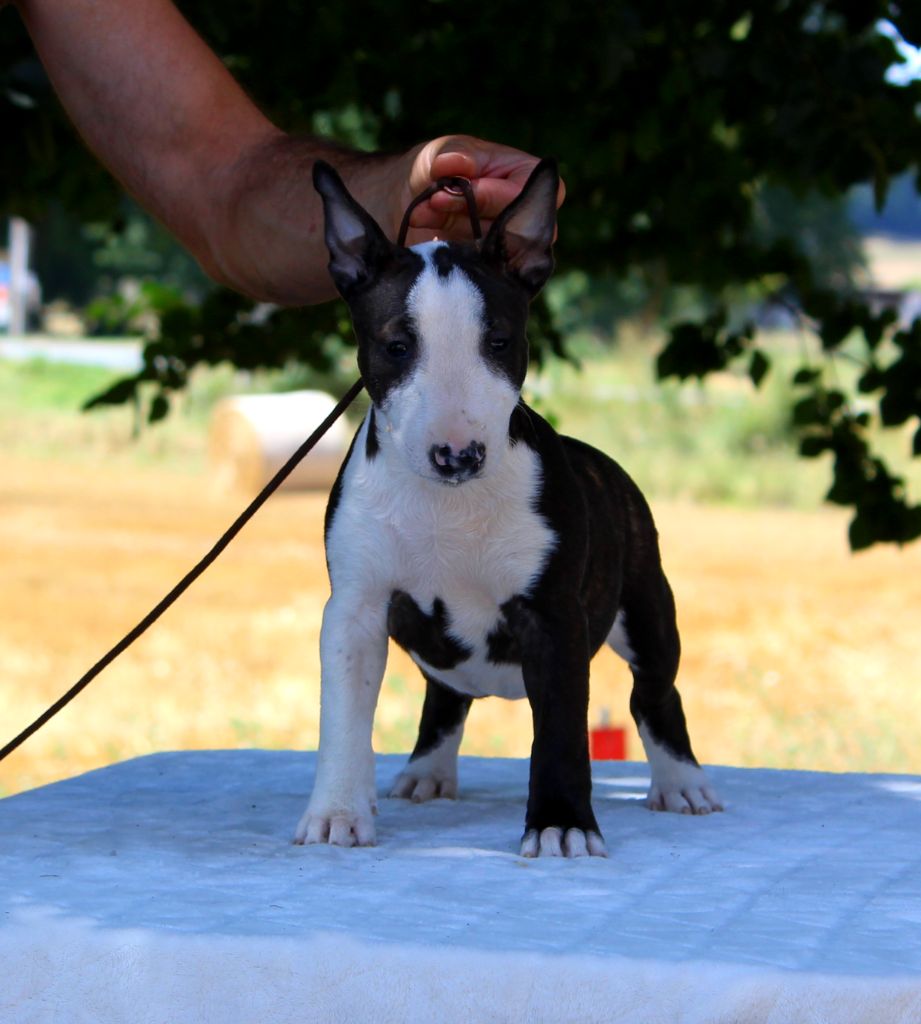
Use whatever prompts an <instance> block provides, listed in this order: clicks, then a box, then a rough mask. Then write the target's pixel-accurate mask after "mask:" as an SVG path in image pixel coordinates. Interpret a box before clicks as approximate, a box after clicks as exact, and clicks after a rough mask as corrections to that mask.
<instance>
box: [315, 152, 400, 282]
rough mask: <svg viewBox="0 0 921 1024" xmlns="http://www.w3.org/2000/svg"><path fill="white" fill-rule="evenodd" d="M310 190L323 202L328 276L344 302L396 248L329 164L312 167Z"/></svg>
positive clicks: (321, 161) (320, 162)
mask: <svg viewBox="0 0 921 1024" xmlns="http://www.w3.org/2000/svg"><path fill="white" fill-rule="evenodd" d="M313 187H314V188H315V189H316V190H317V192H319V193H320V198H321V199H322V200H323V215H324V233H325V238H326V247H327V249H329V272H330V275H331V276H332V279H333V281H334V282H335V284H336V287H337V288H338V289H339V292H340V293H341V295H342V296H343V297H344V298H348V296H349V295H350V294H351V293H352V292H353V291H354V290H355V289H356V288H358V287H360V286H361V285H362V284H364V283H365V282H367V281H369V280H373V279H374V278H375V277H376V275H377V272H378V271H379V270H380V269H381V268H382V267H383V266H384V264H385V263H386V262H387V261H388V260H389V259H390V258H391V257H392V256H393V253H394V249H395V246H394V245H393V243H392V242H390V241H389V240H388V239H387V237H386V235H385V234H384V232H383V231H381V229H380V227H378V224H377V221H375V220H374V218H373V217H372V216H371V215H370V214H369V213H368V212H367V211H366V210H365V209H364V208H363V207H362V206H360V205H359V204H358V203H357V202H356V201H355V200H354V199H353V198H352V196H351V194H350V193H349V190H348V189H347V188H346V187H345V185H344V184H343V181H342V178H340V177H339V175H338V174H337V173H336V171H334V170H333V168H332V167H330V165H329V164H328V163H326V162H325V161H323V160H317V162H316V163H315V164H314V165H313Z"/></svg>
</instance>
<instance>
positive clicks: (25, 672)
mask: <svg viewBox="0 0 921 1024" xmlns="http://www.w3.org/2000/svg"><path fill="white" fill-rule="evenodd" d="M904 6H905V7H909V5H904ZM574 8H578V5H562V4H559V3H557V2H550V0H536V2H534V3H531V4H530V5H528V8H527V11H526V12H524V11H523V9H522V7H521V5H515V4H508V3H502V2H499V3H495V4H492V5H490V7H489V9H488V10H487V9H481V8H478V9H473V8H470V7H463V6H460V7H458V6H457V5H448V4H445V3H442V2H436V0H428V2H425V3H417V4H413V5H400V4H394V3H393V2H392V0H390V2H388V3H387V4H384V3H376V2H368V0H362V2H359V3H355V4H351V5H336V6H332V5H326V4H322V3H321V4H317V5H312V6H310V7H309V9H303V10H302V9H301V7H300V5H295V4H289V5H285V4H278V3H273V4H269V3H263V2H260V0H254V2H252V3H249V4H246V5H238V6H228V5H226V4H223V5H218V4H216V3H214V2H206V0H194V2H189V3H185V4H182V5H181V9H182V10H183V13H185V14H186V16H187V17H188V18H189V20H190V21H191V22H192V24H193V25H194V26H195V27H196V28H197V29H198V30H199V31H200V32H201V33H202V34H203V35H204V36H205V38H206V39H207V41H208V42H209V43H210V44H211V45H212V46H213V47H214V48H215V49H216V51H217V52H218V53H219V54H220V55H221V57H222V58H223V59H224V61H225V62H226V64H227V65H228V67H229V68H230V69H231V70H232V71H233V73H234V74H235V75H236V76H237V77H238V78H239V79H240V80H241V82H242V83H243V84H244V86H245V87H246V89H247V90H248V92H249V93H250V95H252V96H253V97H254V99H255V100H256V101H257V103H259V105H260V106H261V107H262V108H263V109H264V110H266V112H267V113H268V114H269V116H271V117H272V119H273V120H274V121H275V122H276V123H277V124H279V125H280V126H282V127H283V128H285V129H286V130H289V131H294V132H313V133H318V134H322V135H326V136H331V137H334V138H336V139H338V140H340V141H342V142H345V143H348V144H350V145H352V146H355V147H358V148H362V149H379V148H382V149H400V148H405V147H407V146H409V145H411V144H413V143H415V142H418V141H420V140H422V139H426V138H430V137H435V136H437V135H441V134H445V133H448V132H465V133H470V134H474V135H479V136H482V137H485V138H492V139H496V140H501V141H503V142H505V143H508V144H510V145H515V146H519V147H520V148H523V149H525V150H528V151H530V152H533V153H536V154H554V155H556V156H557V157H558V158H559V160H560V162H561V167H562V171H563V175H564V178H565V180H566V183H567V201H566V203H565V205H564V207H563V209H562V211H561V214H560V238H559V243H558V246H557V257H558V272H557V274H556V276H555V278H554V279H553V281H552V282H551V284H550V286H549V287H548V288H547V289H546V290H545V293H544V295H543V296H542V299H541V301H540V302H539V304H537V305H536V307H535V310H534V318H533V323H532V327H531V331H530V334H531V339H532V343H533V348H534V360H533V367H532V371H531V373H530V375H529V379H528V384H527V398H528V400H529V401H530V402H531V403H532V404H533V405H534V406H535V407H536V408H537V409H538V410H539V411H540V412H541V413H542V414H543V415H545V416H547V417H548V418H550V419H551V421H552V422H554V424H555V425H556V426H557V427H558V428H559V429H561V430H563V431H564V432H566V433H571V434H574V435H576V436H579V437H581V438H583V439H585V440H587V441H589V442H591V443H593V444H595V445H597V446H598V447H600V448H601V449H603V450H604V451H606V452H608V453H609V454H611V455H612V456H613V457H614V458H616V459H617V460H618V461H619V462H621V464H622V465H623V466H624V467H625V468H626V469H627V470H628V471H629V472H630V474H631V475H632V476H633V477H634V478H635V479H636V481H637V482H638V483H639V485H640V486H641V487H642V488H643V490H644V491H645V493H646V494H647V496H648V497H649V499H650V501H651V503H652V505H653V509H654V512H655V514H656V518H657V521H658V524H659V529H660V535H661V541H662V549H663V557H664V562H665V567H666V571H667V573H668V575H669V577H670V579H671V581H672V584H673V588H674V590H675V592H676V597H677V602H678V609H679V624H680V626H681V629H682V636H683V648H684V654H683V663H682V670H681V675H680V677H679V685H680V689H681V692H682V695H683V697H684V701H685V706H686V710H687V713H688V718H689V724H690V730H691V735H692V739H693V740H694V744H695V748H696V752H697V754H698V757H699V758H700V759H701V760H702V761H707V762H720V763H727V764H737V765H768V766H773V767H784V768H803V769H822V770H834V771H897V772H921V753H919V744H918V742H917V738H918V729H919V722H921V686H919V683H921V630H919V628H918V621H919V613H921V546H919V545H918V543H917V541H916V538H917V537H918V536H919V534H921V507H919V505H918V504H917V501H918V495H919V492H921V458H919V456H921V418H919V417H921V320H919V319H918V318H919V316H921V200H919V195H918V190H917V189H918V162H919V160H921V120H919V114H918V111H919V109H921V84H919V75H921V60H919V54H918V50H917V49H916V48H915V45H913V44H918V43H921V22H919V19H918V16H917V15H916V14H913V13H912V11H911V10H905V11H903V10H900V9H899V7H898V5H895V4H891V3H864V4H860V5H855V4H851V3H845V2H837V3H832V2H828V3H821V2H820V3H815V2H810V3H798V2H796V0H785V2H756V3H720V2H716V0H710V2H707V3H702V4H697V5H693V10H691V9H689V8H688V5H686V4H683V3H679V2H677V0H675V2H672V3H669V2H665V3H661V4H657V5H648V4H645V5H643V4H640V3H638V2H621V0H617V2H611V3H608V4H606V5H604V6H603V9H598V10H594V9H592V10H590V9H588V6H587V5H586V8H585V9H584V10H580V9H574ZM858 8H859V9H858ZM523 15H525V16H523ZM0 218H2V219H0V740H3V741H5V740H6V739H7V738H9V737H10V736H12V735H13V734H14V733H15V732H16V731H18V730H19V729H20V728H22V727H23V726H24V725H26V724H27V723H28V722H29V721H30V720H31V719H32V718H34V717H35V716H36V715H37V714H38V713H39V712H40V711H41V710H43V709H44V707H45V706H46V705H47V704H48V703H50V702H51V700H53V699H54V698H55V697H56V696H58V695H59V694H60V693H61V692H63V691H64V690H65V689H66V688H67V687H68V686H70V685H71V683H72V682H73V681H74V680H75V679H76V678H78V677H79V676H80V675H81V674H82V673H83V672H84V671H85V670H86V669H87V668H88V667H89V665H90V664H92V663H93V662H94V661H95V660H96V659H97V658H98V657H99V656H100V655H101V654H102V653H103V652H104V651H105V650H107V649H108V648H109V647H110V646H111V645H112V644H113V643H115V642H116V641H117V640H118V639H119V638H120V637H121V636H122V635H123V634H124V633H125V632H126V631H127V630H128V629H129V628H130V627H131V626H132V625H134V623H135V622H136V621H137V620H138V619H139V618H141V616H142V615H143V614H145V613H146V612H147V611H148V610H149V608H150V607H151V606H152V605H153V604H154V603H155V602H156V601H157V600H159V599H160V597H161V596H162V595H163V594H164V593H165V592H166V591H167V590H168V589H169V588H170V587H171V586H172V585H173V583H174V582H175V581H176V580H177V579H178V578H179V577H180V576H181V575H182V574H183V573H184V572H185V571H186V570H187V569H188V568H189V567H190V566H191V565H192V564H193V563H194V562H195V561H196V560H197V559H198V558H199V557H200V556H201V555H202V554H203V553H204V552H205V551H206V550H207V549H208V547H209V546H210V545H211V543H212V542H213V540H214V539H216V538H217V536H218V535H219V534H220V533H221V531H222V530H223V529H224V528H225V527H226V526H227V525H228V524H229V522H230V521H231V520H232V519H233V518H234V517H235V515H236V514H237V513H238V512H239V511H240V509H241V508H242V507H243V505H244V504H245V502H246V500H247V498H248V497H249V496H252V494H253V493H255V490H257V489H258V487H259V485H260V484H261V482H263V480H264V479H266V478H267V475H268V473H269V472H270V470H271V466H272V465H273V464H274V463H275V462H277V459H278V458H279V457H280V456H279V452H280V451H281V450H282V449H283V448H284V447H285V446H286V445H288V446H290V447H291V448H293V447H294V446H296V444H297V443H299V441H300V440H302V439H303V437H304V436H306V434H307V433H308V432H309V430H310V428H311V426H312V424H313V423H314V422H318V421H319V420H320V419H321V418H322V416H323V415H324V414H325V411H326V410H325V408H324V406H323V399H322V398H316V397H310V396H305V397H302V398H301V399H299V400H298V402H299V406H298V409H299V411H297V412H294V413H292V411H291V404H290V403H288V404H285V403H284V402H280V401H279V400H278V399H279V398H280V396H281V395H282V394H283V393H287V392H304V391H308V392H310V393H311V394H312V393H314V392H326V393H329V394H332V395H335V396H338V395H339V394H341V393H342V392H343V391H344V390H345V388H346V387H347V386H348V384H349V383H350V382H351V381H352V380H353V379H354V377H355V375H356V370H355V365H354V350H353V348H352V343H351V336H350V328H349V325H348V321H347V317H346V314H345V310H344V308H343V307H342V306H341V305H340V304H338V303H331V304H327V305H326V306H323V307H318V308H315V309H307V310H286V309H279V308H275V307H271V306H266V305H260V306H255V307H254V306H253V305H252V304H251V303H249V302H247V301H246V300H245V299H243V298H241V297H239V296H236V295H233V294H232V293H230V292H227V291H223V290H221V289H219V288H217V287H216V286H214V285H212V284H211V283H210V282H209V281H208V280H207V279H206V278H205V277H204V275H203V274H202V273H201V271H200V270H199V269H198V267H197V266H196V264H195V263H194V261H193V260H192V259H191V258H190V257H189V256H188V255H187V254H186V253H184V252H183V250H182V249H181V248H179V246H178V245H177V244H176V243H175V242H174V241H173V240H172V239H171V238H170V237H169V236H168V235H167V234H166V233H165V231H164V230H163V229H162V228H161V227H160V226H159V225H158V224H156V223H155V222H154V221H153V220H151V219H150V218H149V217H148V216H147V215H146V214H145V213H144V212H143V211H142V210H140V209H139V208H138V207H137V206H136V205H135V204H134V203H133V202H132V201H131V200H130V199H129V198H127V197H126V196H125V195H124V194H122V193H121V192H120V190H119V189H118V187H117V186H116V185H115V184H114V182H113V181H112V180H111V179H110V178H108V176H107V175H106V174H105V172H104V171H102V170H101V168H100V167H99V166H98V164H96V163H95V161H94V160H93V158H92V157H91V156H90V155H89V154H88V153H87V152H86V151H85V150H84V149H83V148H82V146H81V144H80V142H79V140H78V138H77V137H76V135H75V133H74V131H73V129H72V128H71V127H70V126H69V124H68V122H67V119H66V117H65V116H64V115H63V113H62V112H61V111H60V108H59V107H58V104H57V102H56V100H55V99H54V96H53V93H52V92H51V89H50V86H49V84H48V82H47V79H46V77H45V75H44V72H43V71H42V69H41V66H40V64H39V63H38V61H37V59H36V57H35V56H34V53H33V52H32V50H31V45H30V43H29V41H28V37H27V36H26V35H25V33H24V31H23V30H22V27H21V25H20V23H19V21H18V17H17V15H16V13H15V12H14V11H13V10H12V9H6V10H3V11H0ZM239 396H257V397H258V396H263V400H262V403H261V404H259V403H256V404H253V403H252V402H249V404H247V401H249V399H247V401H244V402H241V401H239ZM361 412H362V410H361V408H360V407H356V408H355V411H354V412H353V413H351V414H350V427H349V428H348V430H346V433H345V435H342V436H340V437H339V438H338V439H336V438H334V439H333V441H334V443H333V445H332V448H331V450H330V451H329V452H328V453H326V454H325V455H324V456H322V458H321V459H320V461H319V462H318V463H317V468H316V472H315V473H314V474H313V475H312V476H311V474H310V473H308V474H307V475H306V476H305V477H304V478H303V479H302V480H301V481H300V484H299V486H297V487H294V488H289V489H287V490H286V491H284V492H282V493H281V494H279V495H278V496H276V497H275V498H273V499H272V501H271V502H270V503H269V505H268V506H267V507H266V508H265V509H264V510H263V511H262V512H261V513H260V514H259V516H258V517H257V519H256V520H255V521H254V522H253V523H252V524H251V525H250V526H249V527H247V529H246V530H245V531H244V533H243V534H242V535H241V536H240V538H238V540H237V541H236V542H235V543H234V544H233V545H232V546H231V548H230V549H229V550H228V552H227V553H226V554H225V555H224V556H223V557H222V559H221V560H220V561H219V562H218V563H217V565H216V566H215V567H214V568H212V569H211V570H210V571H209V573H208V574H206V576H205V577H204V578H203V579H202V580H201V581H199V582H198V583H197V584H196V585H195V587H194V588H193V589H192V590H191V591H190V592H189V594H188V595H187V596H185V597H184V598H183V599H182V600H181V602H180V603H179V604H178V605H177V606H176V607H175V608H173V609H172V610H170V611H169V612H168V613H167V615H166V616H165V618H164V619H163V620H162V621H161V622H160V623H158V624H157V625H156V626H155V627H154V628H153V629H152V630H151V632H150V633H149V634H147V635H146V636H145V637H144V638H143V639H142V640H140V641H139V642H138V643H137V644H136V645H135V646H134V647H133V648H132V649H131V650H130V651H129V652H128V653H126V654H125V655H123V656H122V658H121V659H120V660H119V661H118V662H117V663H116V664H115V665H114V666H113V667H112V668H110V669H109V670H108V671H107V672H106V673H105V674H104V675H103V676H102V677H100V679H99V680H98V681H97V682H96V683H94V685H93V686H92V687H91V688H90V690H89V691H88V692H87V693H86V694H84V695H83V696H82V697H80V698H79V699H78V701H77V702H76V703H75V704H74V705H72V706H71V707H70V708H68V709H67V710H66V711H65V712H63V714H62V715H61V716H60V717H58V718H57V719H56V720H55V721H54V722H53V723H52V724H50V725H49V726H47V727H46V728H45V729H44V730H43V731H42V732H41V733H39V734H38V735H37V736H35V737H34V738H32V739H31V740H30V741H29V742H28V744H27V745H26V746H25V747H23V748H22V749H21V750H20V751H19V752H17V753H16V754H14V755H13V756H12V757H11V758H9V759H8V760H7V761H5V762H4V763H3V764H2V765H0V795H4V794H8V793H12V792H16V791H18V790H20V789H23V788H26V787H30V786H34V785H39V784H43V783H46V782H49V781H52V780H54V779H57V778H61V777H64V776H68V775H72V774H75V773H78V772H80V771H83V770H86V769H88V768H93V767H98V766H101V765H104V764H107V763H110V762H112V761H114V760H118V759H122V758H125V757H131V756H135V755H139V754H144V753H149V752H152V751H157V750H167V749H177V748H191V747H201V748H217V747H235V746H253V745H255V746H265V747H286V748H287V747H293V748H312V747H314V746H315V745H316V742H317V725H318V712H319V659H318V651H317V648H318V636H319V624H320V618H321V614H322V608H323V603H324V601H325V599H326V595H327V581H326V572H325V563H324V559H323V550H322V517H323V509H324V505H325V496H326V491H327V490H328V486H329V481H330V479H331V475H332V474H334V472H335V462H336V458H337V454H336V450H337V445H338V447H339V450H340V451H341V448H342V446H343V445H345V444H346V443H347V439H348V437H347V435H348V432H349V431H350V430H351V429H353V428H354V427H355V426H356V425H357V423H358V422H359V419H360V416H361ZM321 463H322V465H321ZM629 686H630V680H629V672H628V671H627V669H626V667H625V666H624V665H622V664H621V663H620V662H619V661H618V660H617V659H616V658H615V657H614V656H613V654H611V653H610V652H607V651H605V652H602V653H601V654H599V656H598V658H597V660H596V662H595V663H594V666H593V682H592V705H591V720H592V723H599V722H601V721H602V720H608V719H609V720H611V721H613V722H615V723H618V724H624V725H627V724H628V719H629V716H628V713H627V701H628V695H629ZM422 692H423V687H422V681H421V677H420V676H419V675H418V672H417V671H416V669H415V668H414V667H413V666H412V664H411V663H410V662H409V661H408V659H407V658H405V656H403V655H402V654H401V653H400V652H398V651H393V652H392V654H391V658H390V661H389V663H388V668H387V675H386V678H385V681H384V686H383V690H382V695H381V701H380V706H379V711H378V718H377V724H376V727H375V745H376V749H378V750H379V751H385V752H394V751H405V750H408V749H410V748H411V747H412V744H413V742H414V739H415V729H416V724H417V722H418V716H419V711H420V709H421V700H422ZM529 747H530V715H529V711H528V708H527V706H526V704H525V703H524V702H518V703H507V702H502V701H499V700H493V699H489V700H484V701H480V702H478V703H477V705H476V706H475V707H474V709H473V711H472V712H471V716H470V719H469V725H468V729H467V735H466V738H465V742H464V747H463V751H462V752H464V753H469V754H482V755H508V756H518V757H523V756H527V754H528V752H529ZM627 756H628V757H630V758H634V759H638V758H641V757H642V750H641V748H640V745H639V743H638V741H637V740H636V739H635V734H634V733H633V730H632V726H630V727H629V728H628V742H627Z"/></svg>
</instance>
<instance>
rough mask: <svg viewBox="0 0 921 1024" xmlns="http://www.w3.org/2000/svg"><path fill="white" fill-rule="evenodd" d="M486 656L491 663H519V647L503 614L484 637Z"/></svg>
mask: <svg viewBox="0 0 921 1024" xmlns="http://www.w3.org/2000/svg"><path fill="white" fill-rule="evenodd" d="M486 658H487V660H488V661H489V662H491V663H492V664H493V665H520V664H521V647H520V646H519V644H518V641H517V640H516V639H515V637H514V636H513V635H512V632H511V630H510V629H509V628H508V622H506V620H505V616H504V615H503V617H502V618H501V619H500V620H499V621H498V622H497V623H496V625H495V627H494V628H493V630H492V632H491V633H489V634H488V635H487V637H486Z"/></svg>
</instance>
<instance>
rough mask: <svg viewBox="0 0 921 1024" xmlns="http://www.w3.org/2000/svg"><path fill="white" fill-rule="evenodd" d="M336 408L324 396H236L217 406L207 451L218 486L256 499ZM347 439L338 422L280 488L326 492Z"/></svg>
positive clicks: (314, 393) (310, 393)
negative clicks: (255, 496)
mask: <svg viewBox="0 0 921 1024" xmlns="http://www.w3.org/2000/svg"><path fill="white" fill-rule="evenodd" d="M335 404H336V402H335V399H333V398H332V397H331V396H330V395H327V394H326V393H325V392H323V391H289V392H286V393H284V394H272V395H236V396H233V397H231V398H225V399H224V400H223V401H221V402H219V403H218V405H217V406H216V407H215V410H214V413H213V415H212V419H211V428H210V431H209V445H208V447H209V461H210V464H211V468H212V471H213V475H214V478H215V481H216V483H217V486H218V487H219V488H221V489H222V490H237V491H244V492H246V493H248V494H256V493H257V492H258V491H259V490H260V489H261V488H262V487H263V486H264V485H265V484H266V483H267V482H268V481H269V479H270V478H271V477H272V475H273V474H274V473H275V472H276V471H277V470H278V469H280V468H281V466H282V465H283V464H284V462H285V461H286V460H287V459H288V458H289V457H290V456H291V454H292V453H293V452H294V451H295V450H296V449H297V448H298V446H299V445H301V444H302V443H303V441H304V440H306V438H307V437H309V435H310V434H311V433H313V431H314V430H315V429H316V428H317V427H318V426H319V424H320V423H321V422H322V421H323V419H324V418H325V417H326V416H327V415H329V413H330V412H331V411H332V409H333V408H334V406H335ZM351 433H352V431H351V428H350V427H349V425H348V423H347V422H346V420H345V419H343V418H340V419H338V420H337V421H336V422H335V423H334V424H333V425H332V427H330V429H329V431H328V432H327V433H326V434H325V435H324V436H323V437H322V438H321V439H320V441H319V442H318V443H317V446H316V447H315V448H314V449H313V451H312V452H310V454H309V455H307V456H306V457H305V458H304V459H303V460H302V461H301V462H300V463H299V465H298V466H296V467H295V469H294V471H293V472H292V473H291V475H290V476H289V477H288V479H287V480H286V481H285V483H284V484H283V485H282V486H283V487H284V488H285V489H288V490H328V489H329V488H330V487H331V486H332V483H333V481H334V480H335V479H336V474H337V473H338V471H339V466H340V465H341V464H342V460H343V459H344V458H345V454H346V452H347V451H348V447H349V441H350V439H351Z"/></svg>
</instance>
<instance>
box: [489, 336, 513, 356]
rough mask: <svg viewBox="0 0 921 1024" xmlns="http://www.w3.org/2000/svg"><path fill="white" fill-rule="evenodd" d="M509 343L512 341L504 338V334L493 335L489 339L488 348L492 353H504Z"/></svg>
mask: <svg viewBox="0 0 921 1024" xmlns="http://www.w3.org/2000/svg"><path fill="white" fill-rule="evenodd" d="M511 343H512V339H511V338H508V337H506V336H505V335H504V334H494V335H493V336H492V337H491V338H490V339H489V347H490V348H491V349H492V350H493V352H504V351H505V350H506V349H507V348H508V347H509V345H511Z"/></svg>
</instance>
